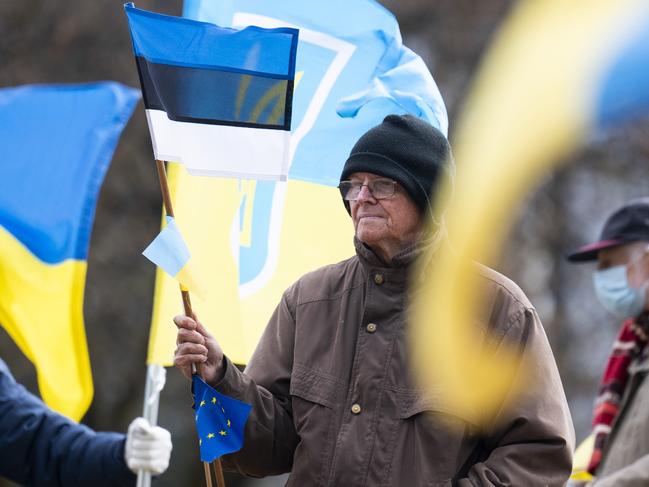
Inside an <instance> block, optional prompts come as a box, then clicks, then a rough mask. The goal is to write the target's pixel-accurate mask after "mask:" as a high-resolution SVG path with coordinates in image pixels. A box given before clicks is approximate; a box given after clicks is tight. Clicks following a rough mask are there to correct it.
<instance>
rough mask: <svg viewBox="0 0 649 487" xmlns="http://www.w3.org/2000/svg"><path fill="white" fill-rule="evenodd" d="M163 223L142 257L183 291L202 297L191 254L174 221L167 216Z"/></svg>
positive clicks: (203, 293) (201, 288) (201, 289)
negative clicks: (176, 283)
mask: <svg viewBox="0 0 649 487" xmlns="http://www.w3.org/2000/svg"><path fill="white" fill-rule="evenodd" d="M165 221H166V223H167V225H166V226H165V227H164V228H163V229H162V231H161V232H160V233H159V234H158V236H157V237H156V238H155V239H154V240H153V242H151V243H150V244H149V246H148V247H147V248H146V249H144V252H142V255H144V256H145V257H146V258H147V259H149V260H150V261H151V262H153V263H154V264H155V265H157V266H158V267H160V268H161V269H162V270H163V271H165V272H166V273H167V274H168V275H169V276H170V277H173V278H174V279H175V280H176V281H178V282H179V283H180V285H181V286H182V287H183V288H184V289H187V290H188V291H191V292H194V293H197V294H198V295H199V296H201V297H203V296H204V295H205V291H204V290H203V287H202V285H201V284H200V280H199V279H198V278H197V277H196V275H197V271H196V266H195V265H193V264H192V256H191V253H190V252H189V249H188V248H187V244H186V243H185V239H184V238H183V236H182V233H180V229H179V228H178V225H177V224H176V220H175V219H174V218H173V217H171V216H167V217H165Z"/></svg>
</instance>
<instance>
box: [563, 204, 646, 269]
mask: <svg viewBox="0 0 649 487" xmlns="http://www.w3.org/2000/svg"><path fill="white" fill-rule="evenodd" d="M644 240H646V241H649V197H648V198H639V199H636V200H633V201H630V202H629V203H627V204H626V205H625V206H623V207H622V208H620V209H619V210H617V211H616V212H615V213H613V214H612V215H611V216H609V217H608V219H607V220H606V223H604V228H603V229H602V233H601V234H600V236H599V240H598V241H597V242H594V243H591V244H588V245H584V246H583V247H579V248H578V249H577V250H576V251H575V252H573V253H572V254H570V255H568V260H569V261H570V262H588V261H591V260H597V256H598V254H599V251H600V250H604V249H610V248H612V247H617V246H618V245H624V244H628V243H631V242H638V241H644Z"/></svg>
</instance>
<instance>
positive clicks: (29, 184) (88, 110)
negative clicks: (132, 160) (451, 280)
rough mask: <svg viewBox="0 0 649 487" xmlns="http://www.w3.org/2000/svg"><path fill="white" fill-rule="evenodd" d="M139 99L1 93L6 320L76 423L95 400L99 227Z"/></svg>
mask: <svg viewBox="0 0 649 487" xmlns="http://www.w3.org/2000/svg"><path fill="white" fill-rule="evenodd" d="M138 98H139V94H138V91H136V90H133V89H131V88H127V87H125V86H122V85H120V84H117V83H112V82H103V83H92V84H80V85H58V86H47V85H41V86H38V85H34V86H23V87H17V88H5V89H0V324H2V326H3V327H4V328H5V329H6V330H7V332H8V333H9V335H10V336H11V337H12V338H13V340H14V341H15V342H16V344H17V345H18V347H19V348H20V349H21V350H22V352H23V353H24V354H25V355H26V356H27V358H29V360H31V361H32V363H33V364H34V366H35V367H36V370H37V374H38V384H39V388H40V391H41V395H42V397H43V399H44V400H45V402H46V403H47V404H48V405H49V406H51V407H52V408H54V409H56V410H57V411H59V412H61V413H63V414H65V415H66V416H69V417H70V418H73V419H76V420H78V419H80V418H81V417H82V416H83V414H84V413H85V412H86V410H87V409H88V406H89V405H90V402H91V401H92V395H93V386H92V374H91V371H90V362H89V358H88V349H87V346H86V336H85V331H84V323H83V293H84V286H85V280H86V267H87V262H86V260H87V257H88V244H89V239H90V231H91V228H92V222H93V217H94V213H95V206H96V202H97V195H98V192H99V188H100V186H101V183H102V181H103V178H104V175H105V173H106V170H107V169H108V165H109V163H110V160H111V158H112V155H113V152H114V150H115V146H116V145H117V141H118V139H119V135H120V133H121V131H122V129H123V128H124V126H125V125H126V122H127V121H128V119H129V117H130V115H131V113H132V112H133V109H134V108H135V104H136V102H137V100H138Z"/></svg>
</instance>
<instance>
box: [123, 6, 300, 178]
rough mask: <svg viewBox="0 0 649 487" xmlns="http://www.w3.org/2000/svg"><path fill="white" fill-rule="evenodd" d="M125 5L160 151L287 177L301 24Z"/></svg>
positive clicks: (219, 172) (229, 170)
mask: <svg viewBox="0 0 649 487" xmlns="http://www.w3.org/2000/svg"><path fill="white" fill-rule="evenodd" d="M124 8H125V10H126V15H127V17H128V21H129V26H130V30H131V37H132V40H133V51H134V53H135V59H136V63H137V68H138V72H139V75H140V83H141V85H142V94H143V96H144V105H145V107H146V114H147V120H148V122H149V130H150V132H151V140H152V142H153V150H154V153H155V157H156V159H159V160H164V161H176V162H181V163H183V164H184V165H185V167H186V168H187V170H188V171H189V172H190V173H192V174H197V175H209V176H226V177H237V178H254V179H278V180H285V179H286V175H287V172H288V155H289V154H288V148H289V135H290V129H291V109H292V101H293V83H294V78H295V54H296V50H297V40H298V31H297V30H296V29H290V28H280V29H262V28H260V27H247V28H245V29H243V30H236V29H229V28H221V27H217V26H216V25H214V24H209V23H205V22H197V21H193V20H189V19H184V18H179V17H172V16H168V15H160V14H156V13H152V12H147V11H144V10H140V9H137V8H135V7H134V5H133V4H132V3H127V4H126V5H124Z"/></svg>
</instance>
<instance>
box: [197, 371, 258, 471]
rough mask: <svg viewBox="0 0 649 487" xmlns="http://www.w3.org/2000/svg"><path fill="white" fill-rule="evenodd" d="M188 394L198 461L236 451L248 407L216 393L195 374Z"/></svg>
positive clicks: (241, 437) (209, 460) (208, 459)
mask: <svg viewBox="0 0 649 487" xmlns="http://www.w3.org/2000/svg"><path fill="white" fill-rule="evenodd" d="M192 394H193V396H194V406H193V408H194V410H195V411H196V414H195V416H194V419H195V420H196V431H197V432H198V445H199V447H200V451H201V461H203V462H212V461H214V460H216V459H217V458H219V457H221V456H223V455H226V454H228V453H234V452H236V451H239V450H240V449H241V447H242V446H243V429H244V427H245V425H246V421H247V420H248V415H249V414H250V410H251V409H252V406H250V404H247V403H245V402H241V401H239V400H237V399H234V398H232V397H228V396H226V395H224V394H221V393H219V392H217V391H216V390H214V389H213V388H212V387H210V386H209V385H208V384H206V383H205V381H203V379H201V378H200V377H198V376H197V375H194V377H193V378H192Z"/></svg>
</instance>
